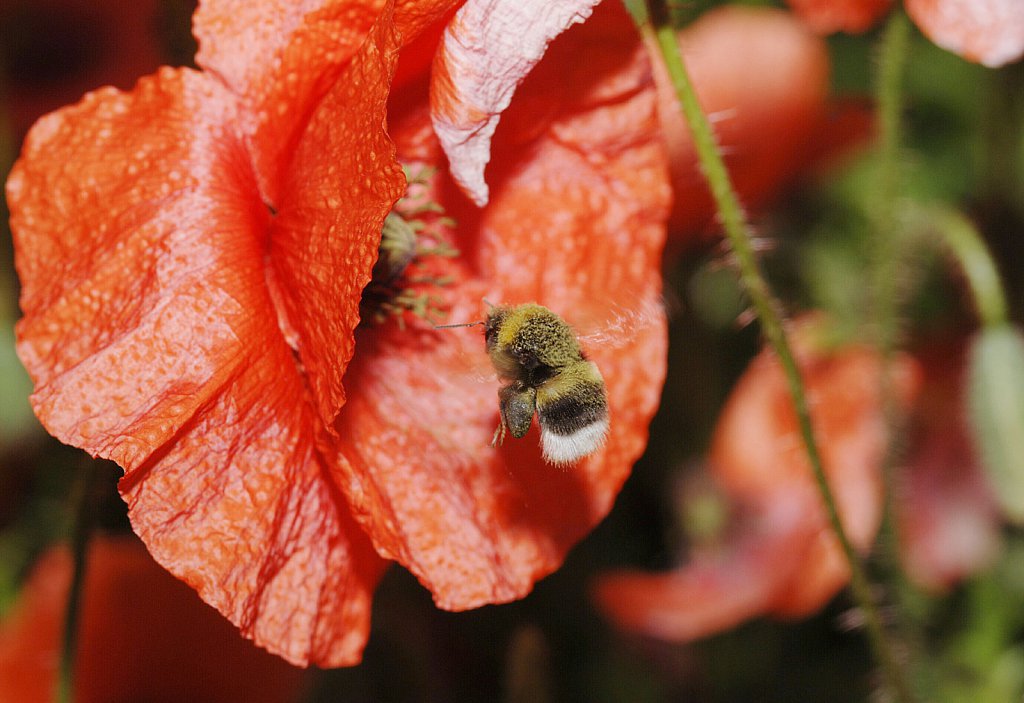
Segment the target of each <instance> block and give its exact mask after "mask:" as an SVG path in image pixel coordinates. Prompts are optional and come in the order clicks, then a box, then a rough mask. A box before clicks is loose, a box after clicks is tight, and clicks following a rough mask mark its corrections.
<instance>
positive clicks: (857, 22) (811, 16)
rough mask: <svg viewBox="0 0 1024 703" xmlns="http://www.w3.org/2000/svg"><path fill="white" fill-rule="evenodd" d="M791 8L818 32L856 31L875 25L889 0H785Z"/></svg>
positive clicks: (854, 32) (865, 29) (862, 30)
mask: <svg viewBox="0 0 1024 703" xmlns="http://www.w3.org/2000/svg"><path fill="white" fill-rule="evenodd" d="M787 2H788V3H789V6H790V7H791V8H793V12H795V13H796V14H798V15H799V16H800V18H801V19H802V20H803V21H804V22H806V23H807V26H808V27H810V28H811V29H812V30H814V31H815V32H817V33H818V34H832V33H833V32H848V33H850V34H859V33H860V32H866V31H867V30H869V29H871V28H872V27H874V26H875V24H876V23H877V22H878V20H880V19H881V18H882V17H884V16H885V15H886V13H888V12H889V9H890V8H891V7H892V0H787Z"/></svg>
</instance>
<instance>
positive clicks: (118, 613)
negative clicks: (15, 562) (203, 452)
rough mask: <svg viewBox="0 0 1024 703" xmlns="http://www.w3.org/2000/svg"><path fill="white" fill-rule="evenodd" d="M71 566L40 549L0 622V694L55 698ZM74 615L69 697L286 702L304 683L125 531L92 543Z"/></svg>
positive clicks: (30, 699) (41, 700) (55, 552)
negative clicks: (17, 596)
mask: <svg viewBox="0 0 1024 703" xmlns="http://www.w3.org/2000/svg"><path fill="white" fill-rule="evenodd" d="M71 571H72V563H71V554H70V553H69V552H68V551H67V549H64V548H59V549H57V548H55V549H52V550H50V551H49V552H47V553H45V554H44V555H43V556H42V557H41V558H40V559H39V561H38V562H37V563H36V565H35V567H34V569H33V571H32V574H31V575H30V577H29V579H28V581H27V582H26V583H25V586H24V588H23V590H22V593H21V596H20V599H19V601H18V602H17V603H16V604H15V605H14V607H13V609H12V611H11V612H10V613H9V614H8V616H7V617H6V618H5V619H4V620H3V622H0V700H4V701H18V702H19V703H49V701H52V700H54V692H55V690H56V686H57V679H56V676H57V671H58V659H59V657H60V651H61V638H62V634H63V624H64V622H63V621H64V612H65V607H66V605H67V592H68V588H69V586H70V583H71ZM80 618H81V619H80V625H79V631H78V652H77V656H76V658H75V663H74V695H75V701H76V702H77V703H109V702H110V701H149V700H181V701H195V702H196V703H203V702H204V701H209V703H231V702H232V701H237V702H239V703H241V702H242V701H246V702H247V703H248V702H249V701H252V702H253V703H260V702H263V701H265V702H266V703H286V702H287V701H297V700H300V698H301V695H302V692H303V689H304V686H305V682H304V672H303V671H302V670H301V669H296V668H295V667H292V666H290V665H288V664H287V663H285V662H284V661H282V660H281V659H279V658H277V657H274V656H272V655H270V654H268V653H267V652H265V651H263V650H261V649H258V648H257V647H256V646H255V645H253V643H251V642H248V641H246V640H244V639H242V637H241V636H239V634H238V631H237V630H236V629H235V628H233V627H232V626H231V625H230V624H229V623H228V622H227V621H226V620H224V619H223V618H222V617H220V616H219V615H218V614H217V613H216V611H214V610H213V609H212V608H210V607H209V606H208V605H206V604H205V603H203V602H202V601H201V600H200V599H199V598H198V596H196V594H195V593H194V592H193V591H192V590H191V589H189V588H188V587H187V586H186V585H185V584H183V583H181V582H180V581H178V580H177V579H175V578H174V577H173V576H171V575H170V574H168V573H167V572H166V571H164V570H163V569H161V568H160V566H159V565H157V563H156V562H154V561H153V559H152V558H151V557H150V556H149V555H148V554H147V553H146V550H145V548H143V546H142V545H141V544H140V543H139V542H138V540H135V539H133V538H127V537H120V538H115V537H97V538H96V539H94V540H93V541H92V543H91V545H90V548H89V555H88V559H87V569H86V575H85V581H84V584H83V590H82V601H81V610H80Z"/></svg>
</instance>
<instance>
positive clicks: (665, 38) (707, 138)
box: [643, 0, 913, 703]
mask: <svg viewBox="0 0 1024 703" xmlns="http://www.w3.org/2000/svg"><path fill="white" fill-rule="evenodd" d="M649 1H650V0H649ZM649 11H650V15H651V17H652V18H654V21H653V24H654V26H653V27H652V26H651V25H650V24H648V25H646V26H645V27H643V31H644V32H647V33H651V32H653V33H654V37H655V40H656V41H657V45H658V47H659V49H660V51H661V55H662V58H663V59H664V61H665V66H666V68H667V69H668V74H669V76H670V78H671V80H672V85H673V87H674V89H675V91H676V96H677V97H678V99H679V103H680V105H681V107H682V110H683V115H684V116H685V118H686V121H687V123H688V124H689V127H690V130H691V132H692V134H693V141H694V145H695V147H696V149H697V155H698V158H699V160H700V164H701V167H702V169H703V171H704V176H705V178H706V179H707V181H708V185H709V187H710V189H711V194H712V196H713V197H714V199H715V204H716V206H717V209H718V213H719V216H720V217H721V219H722V224H723V227H724V230H725V234H726V237H727V239H728V241H729V245H730V246H731V248H732V252H733V255H734V256H735V259H736V262H737V265H738V267H739V272H740V279H741V281H742V283H743V286H744V288H745V290H746V292H747V294H748V295H749V296H750V301H751V303H752V304H753V306H754V310H755V312H756V313H757V317H758V319H759V321H760V323H761V329H762V332H763V334H764V335H765V337H766V338H767V340H768V343H769V344H770V345H771V347H772V349H773V350H774V351H775V353H776V355H777V356H778V358H779V362H780V363H781V364H782V368H783V371H784V373H785V376H786V381H787V384H788V386H789V392H790V395H791V396H792V399H793V405H794V408H795V410H796V415H797V421H798V424H799V427H800V434H801V437H802V438H803V441H804V446H805V448H806V450H807V457H808V459H809V460H810V464H811V468H812V470H813V472H814V479H815V482H816V484H817V486H818V490H819V492H820V494H821V498H822V501H823V502H824V505H825V510H826V513H827V515H828V519H829V523H830V524H831V526H832V530H833V531H834V533H835V535H836V537H837V539H838V540H839V544H840V546H841V548H842V551H843V555H844V556H845V558H846V561H847V563H848V565H849V567H850V585H851V589H852V592H853V596H854V598H855V600H856V601H857V604H858V606H859V608H860V610H861V614H862V617H863V618H864V625H865V628H866V631H867V635H868V639H869V642H870V645H871V648H872V650H873V653H874V655H875V658H876V659H877V660H878V662H879V665H880V666H881V668H882V670H883V672H884V674H885V678H886V682H887V683H888V685H889V688H890V689H891V690H892V692H893V693H894V695H895V697H896V700H898V701H901V702H903V703H907V702H909V701H912V700H913V697H912V695H911V692H910V688H909V686H908V684H907V683H906V681H905V680H904V676H903V672H902V670H901V667H900V665H899V663H898V660H897V657H896V654H895V652H894V650H893V647H892V645H891V643H890V641H889V639H888V637H887V635H886V632H885V629H884V628H883V626H882V619H881V616H880V614H879V611H878V607H877V606H876V604H875V602H874V599H873V597H872V594H871V586H870V584H869V583H868V579H867V575H866V573H865V569H864V565H863V564H862V562H861V559H860V556H859V555H858V554H857V552H856V550H855V549H854V548H853V544H852V543H851V542H850V539H849V537H848V536H847V534H846V531H845V530H844V529H843V524H842V520H841V519H840V517H839V511H838V509H837V507H836V501H835V497H834V495H833V493H832V489H831V487H830V486H829V483H828V479H827V478H826V476H825V470H824V465H823V463H822V459H821V454H820V452H819V450H818V444H817V442H816V441H815V438H814V430H813V427H812V425H811V415H810V410H809V408H808V404H807V395H806V393H805V390H804V384H803V379H802V378H801V376H800V371H799V369H798V367H797V365H796V361H795V359H794V357H793V352H792V349H791V348H790V345H789V340H788V339H787V337H786V333H785V331H784V329H783V324H782V316H781V315H780V314H779V312H778V306H777V304H776V302H775V300H774V297H773V295H772V292H771V289H770V288H769V286H768V283H767V282H766V280H765V278H764V276H763V275H762V274H761V270H760V267H759V265H758V262H757V258H756V257H755V255H754V246H753V236H752V233H751V230H750V225H749V223H748V222H747V220H746V216H745V214H744V212H743V208H742V206H741V205H740V202H739V198H738V197H737V195H736V192H735V190H734V189H733V186H732V181H731V180H730V178H729V173H728V171H727V170H726V168H725V163H724V162H723V160H722V157H721V154H720V152H719V148H718V145H717V143H716V141H715V137H714V134H713V132H712V130H711V124H710V122H709V121H708V119H707V116H706V115H705V114H704V112H703V110H702V109H701V107H700V104H699V102H698V100H697V94H696V91H695V90H694V88H693V84H692V83H691V81H690V77H689V75H688V74H687V71H686V67H685V66H684V64H683V60H682V57H681V56H680V54H679V46H678V44H677V43H676V36H675V31H674V30H673V28H672V27H671V26H670V25H669V24H668V22H667V21H665V16H664V7H663V6H662V5H660V4H658V3H655V4H654V5H653V6H649Z"/></svg>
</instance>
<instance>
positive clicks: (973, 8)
mask: <svg viewBox="0 0 1024 703" xmlns="http://www.w3.org/2000/svg"><path fill="white" fill-rule="evenodd" d="M788 2H789V5H790V7H792V8H793V11H794V12H795V13H796V14H798V15H799V16H800V17H801V19H803V21H804V22H806V23H807V26H808V27H810V28H811V29H813V30H814V31H815V32H818V33H819V34H831V33H833V32H850V33H859V32H863V31H866V30H868V29H870V28H871V27H873V26H874V25H875V24H876V23H877V22H878V20H880V19H881V18H882V17H883V16H885V15H886V13H887V12H888V10H889V8H890V7H891V5H892V0H788ZM904 6H905V8H906V11H907V14H908V15H909V16H910V18H911V19H912V20H913V21H914V23H915V24H917V26H918V28H919V29H920V30H921V31H922V32H923V33H924V35H925V36H927V37H928V38H929V39H931V40H932V41H933V42H935V43H936V44H937V45H938V46H941V47H942V48H943V49H946V50H947V51H952V52H953V53H954V54H957V55H959V56H962V57H963V58H965V59H967V60H968V61H974V62H975V63H981V64H984V65H986V66H989V67H993V68H995V67H998V66H1003V65H1005V64H1008V63H1011V62H1013V61H1016V60H1018V59H1019V58H1020V57H1021V56H1022V55H1024V3H1022V2H1020V0H906V2H905V3H904Z"/></svg>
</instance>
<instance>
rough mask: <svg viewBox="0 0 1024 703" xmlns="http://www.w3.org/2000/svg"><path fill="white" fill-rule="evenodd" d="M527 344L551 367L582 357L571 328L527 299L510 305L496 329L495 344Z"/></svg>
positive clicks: (500, 346) (572, 362)
mask: <svg viewBox="0 0 1024 703" xmlns="http://www.w3.org/2000/svg"><path fill="white" fill-rule="evenodd" d="M517 345H523V346H527V347H529V348H530V349H531V350H533V351H534V352H535V353H536V354H537V360H538V361H539V362H541V363H542V364H544V365H545V366H549V367H551V368H563V367H566V366H570V365H572V364H575V363H578V362H579V361H581V360H582V358H583V355H582V354H581V352H580V346H579V342H577V341H576V335H575V334H574V333H573V330H572V328H571V327H570V326H569V325H568V324H567V323H566V322H565V321H564V320H563V319H562V318H561V317H559V316H558V315H556V314H555V313H553V312H551V311H550V310H548V309H547V308H546V307H544V306H543V305H537V304H536V303H527V304H525V305H519V306H517V307H514V308H510V309H509V310H508V312H507V314H506V317H505V319H504V322H503V324H502V325H501V328H500V330H499V332H498V337H497V345H496V346H497V348H499V349H512V348H514V347H516V346H517Z"/></svg>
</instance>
